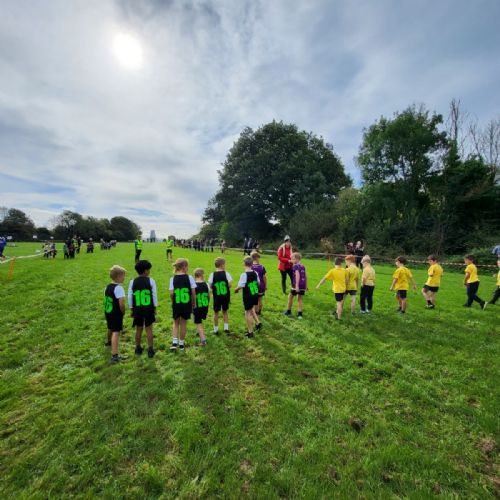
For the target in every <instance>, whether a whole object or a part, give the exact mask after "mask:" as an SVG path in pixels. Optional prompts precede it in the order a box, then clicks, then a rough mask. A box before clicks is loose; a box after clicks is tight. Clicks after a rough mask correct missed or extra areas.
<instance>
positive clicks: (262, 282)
mask: <svg viewBox="0 0 500 500" xmlns="http://www.w3.org/2000/svg"><path fill="white" fill-rule="evenodd" d="M250 257H252V260H253V264H252V269H253V270H254V271H255V272H256V273H257V276H258V277H259V302H258V303H257V305H256V306H255V312H256V313H257V314H259V315H260V314H261V313H262V307H263V300H264V295H265V294H266V290H267V276H266V268H265V267H264V266H263V265H262V264H261V263H260V254H259V252H257V251H256V250H254V251H253V252H252V253H251V254H250Z"/></svg>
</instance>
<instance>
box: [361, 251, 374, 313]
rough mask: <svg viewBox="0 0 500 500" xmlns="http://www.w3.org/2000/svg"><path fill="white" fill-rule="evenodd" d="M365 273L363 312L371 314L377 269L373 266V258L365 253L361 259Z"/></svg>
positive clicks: (362, 295) (363, 275) (362, 280)
mask: <svg viewBox="0 0 500 500" xmlns="http://www.w3.org/2000/svg"><path fill="white" fill-rule="evenodd" d="M361 265H362V266H363V274H362V275H361V296H360V298H359V302H360V305H361V314H370V313H371V312H372V309H373V291H374V290H375V269H373V267H372V259H371V258H370V256H369V255H365V256H364V257H363V258H362V259H361Z"/></svg>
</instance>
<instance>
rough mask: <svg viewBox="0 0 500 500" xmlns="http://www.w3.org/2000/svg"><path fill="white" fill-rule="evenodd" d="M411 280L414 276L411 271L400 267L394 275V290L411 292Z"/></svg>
mask: <svg viewBox="0 0 500 500" xmlns="http://www.w3.org/2000/svg"><path fill="white" fill-rule="evenodd" d="M410 278H413V274H411V271H410V270H409V269H408V268H407V267H405V266H402V267H398V268H397V269H396V270H395V271H394V274H393V275H392V279H395V280H396V283H394V290H409V289H410Z"/></svg>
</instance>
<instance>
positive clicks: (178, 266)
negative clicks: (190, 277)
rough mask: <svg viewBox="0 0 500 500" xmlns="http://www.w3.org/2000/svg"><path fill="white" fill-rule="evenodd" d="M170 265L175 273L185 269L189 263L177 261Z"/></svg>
mask: <svg viewBox="0 0 500 500" xmlns="http://www.w3.org/2000/svg"><path fill="white" fill-rule="evenodd" d="M172 265H173V266H174V269H175V271H182V270H183V269H187V267H188V266H189V261H188V260H187V259H177V260H176V261H175V262H174V263H173V264H172Z"/></svg>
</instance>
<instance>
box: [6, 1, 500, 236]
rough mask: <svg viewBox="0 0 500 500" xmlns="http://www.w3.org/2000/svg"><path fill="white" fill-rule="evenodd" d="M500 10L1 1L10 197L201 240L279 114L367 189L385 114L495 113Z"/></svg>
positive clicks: (497, 6) (24, 206)
mask: <svg viewBox="0 0 500 500" xmlns="http://www.w3.org/2000/svg"><path fill="white" fill-rule="evenodd" d="M499 20H500V2H499V1H498V0H474V1H470V0H439V1H435V0H432V1H427V0H413V1H401V0H399V1H398V0H379V1H376V2H374V1H372V0H352V1H337V0H267V1H266V0H248V1H247V0H219V1H215V0H214V1H202V0H198V1H195V0H163V1H160V0H140V1H138V0H50V1H49V2H40V1H39V0H0V206H7V207H15V208H19V209H21V210H24V211H25V212H26V213H27V214H28V215H30V216H31V217H32V218H33V220H34V221H35V223H36V224H37V225H38V226H46V225H50V221H51V220H53V218H54V216H56V215H57V214H59V213H61V212H62V211H63V210H66V209H68V210H73V211H77V212H79V213H81V214H84V215H92V216H95V217H107V218H111V217H113V216H118V215H122V216H125V217H129V218H131V219H132V220H134V221H136V222H137V223H138V224H139V225H140V226H141V228H142V230H143V233H144V235H145V236H148V235H149V231H150V230H151V229H155V230H156V234H157V236H160V237H164V236H166V235H167V234H173V235H175V236H177V237H189V236H190V235H192V234H194V233H196V232H197V231H198V229H199V227H200V218H201V215H202V213H203V210H204V208H205V207H206V204H207V201H208V199H209V198H210V197H211V196H213V195H214V193H215V192H216V190H217V187H218V175H217V170H219V169H220V168H221V164H222V162H223V161H224V159H225V157H226V154H227V152H228V150H229V148H230V147H231V145H232V144H233V143H234V141H235V140H237V138H238V136H239V133H240V132H241V131H242V130H243V128H245V127H246V126H250V127H252V128H253V129H256V128H258V127H259V126H261V125H263V124H265V123H267V122H269V121H272V120H273V119H274V120H277V121H280V120H282V121H283V122H286V123H295V124H297V126H298V127H299V128H300V129H302V130H306V131H310V132H313V133H315V134H317V135H320V136H322V137H323V138H324V139H325V141H326V142H328V143H331V144H332V145H333V147H334V151H335V152H336V153H337V154H338V155H339V157H340V158H341V159H342V162H343V164H344V166H345V169H346V171H347V172H348V173H349V174H350V175H351V176H352V178H353V180H354V182H355V184H356V185H359V182H360V176H359V172H358V169H357V167H356V163H355V160H354V158H355V156H356V154H357V151H358V148H359V145H360V144H361V140H362V136H363V128H364V127H368V126H370V125H371V124H372V123H374V122H375V121H376V120H377V119H379V118H380V116H382V115H383V116H386V117H390V116H392V115H393V113H394V112H396V111H402V110H403V109H405V108H406V107H408V106H409V105H412V104H414V103H415V104H417V105H418V104H424V105H425V106H426V107H427V109H429V110H431V111H436V112H439V113H442V114H443V115H446V114H447V112H448V107H449V103H450V101H451V99H452V98H456V99H460V100H461V104H462V107H463V108H464V109H466V110H467V111H468V112H470V113H471V114H472V115H473V116H474V117H475V118H477V120H478V121H479V123H486V122H487V121H489V120H490V119H493V118H496V117H498V115H499V112H500V92H499V91H498V88H499V84H500V57H499V54H500V29H498V21H499ZM120 35H121V36H124V35H126V36H129V37H133V39H134V40H136V43H137V44H139V49H137V47H136V46H132V47H131V48H128V49H127V47H125V49H124V48H123V47H121V52H120V54H119V55H120V56H121V59H120V57H118V56H117V53H116V50H115V44H116V39H117V38H116V37H117V36H120ZM123 50H125V54H124V53H123ZM134 50H139V52H140V54H139V55H141V54H142V62H141V63H140V64H139V63H137V64H136V65H134V64H132V63H133V62H134V61H133V60H130V57H133V55H134ZM129 56H130V57H129ZM127 58H128V59H127ZM127 63H130V64H127ZM131 66H133V67H131Z"/></svg>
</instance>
